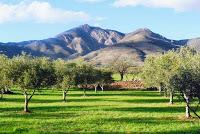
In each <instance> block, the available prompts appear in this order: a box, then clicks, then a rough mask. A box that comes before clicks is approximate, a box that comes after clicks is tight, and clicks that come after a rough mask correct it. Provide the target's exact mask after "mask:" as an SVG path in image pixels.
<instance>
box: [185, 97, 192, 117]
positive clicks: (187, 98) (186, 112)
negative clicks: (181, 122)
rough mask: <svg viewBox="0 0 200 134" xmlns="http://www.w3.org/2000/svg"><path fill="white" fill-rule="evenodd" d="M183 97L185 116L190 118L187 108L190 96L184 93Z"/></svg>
mask: <svg viewBox="0 0 200 134" xmlns="http://www.w3.org/2000/svg"><path fill="white" fill-rule="evenodd" d="M184 97H185V101H186V107H185V117H186V118H190V117H191V115H190V108H189V104H190V98H189V96H188V95H186V94H184Z"/></svg>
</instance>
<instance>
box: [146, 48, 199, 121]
mask: <svg viewBox="0 0 200 134" xmlns="http://www.w3.org/2000/svg"><path fill="white" fill-rule="evenodd" d="M199 78H200V54H199V53H197V52H196V51H194V50H193V49H191V48H188V47H182V48H180V49H179V50H177V51H169V52H167V53H165V54H164V55H161V56H151V57H149V58H147V59H146V61H145V64H144V69H143V79H144V81H145V84H146V85H147V86H152V87H153V86H154V87H164V88H165V90H164V91H165V92H167V93H169V94H170V96H171V97H170V101H171V99H173V93H174V92H175V91H177V92H178V93H179V94H180V95H181V96H182V97H183V99H184V100H185V102H186V117H189V116H190V115H189V111H188V109H187V107H188V108H189V109H190V110H191V111H192V112H194V113H195V111H196V110H194V109H192V108H191V107H190V105H189V103H191V100H192V99H194V98H195V99H198V101H199V103H198V104H197V107H198V105H199V104H200V90H199V89H200V85H199V83H200V79H199ZM195 99H194V100H195ZM196 115H197V114H196ZM197 116H198V115H197ZM198 117H199V116H198ZM199 118H200V117H199Z"/></svg>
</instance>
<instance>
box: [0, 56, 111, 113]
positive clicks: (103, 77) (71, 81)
mask: <svg viewBox="0 0 200 134" xmlns="http://www.w3.org/2000/svg"><path fill="white" fill-rule="evenodd" d="M111 82H112V73H111V72H109V71H105V70H100V69H96V68H94V67H92V66H90V65H86V64H77V63H71V62H66V61H64V60H61V59H58V60H55V61H52V60H50V59H48V58H44V57H41V58H36V57H31V56H30V55H26V54H22V55H21V56H16V57H13V58H12V59H9V58H8V57H6V56H5V55H0V89H1V98H2V97H3V91H4V90H5V89H10V88H11V87H16V88H17V89H20V90H21V91H22V93H23V95H24V99H25V104H24V111H25V112H29V109H28V104H29V102H30V100H31V98H32V97H33V95H34V94H35V91H36V90H39V89H42V88H48V87H54V88H58V89H62V91H63V100H64V101H66V96H67V92H68V90H69V89H70V88H74V87H79V88H82V89H83V91H84V95H85V93H86V89H87V88H88V86H89V85H90V86H94V87H95V91H97V90H96V89H97V88H96V87H97V86H98V85H99V86H100V87H101V88H102V90H103V87H104V85H105V84H108V83H111Z"/></svg>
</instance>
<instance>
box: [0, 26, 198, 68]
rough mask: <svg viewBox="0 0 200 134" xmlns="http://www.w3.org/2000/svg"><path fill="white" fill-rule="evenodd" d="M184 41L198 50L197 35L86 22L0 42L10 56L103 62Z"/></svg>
mask: <svg viewBox="0 0 200 134" xmlns="http://www.w3.org/2000/svg"><path fill="white" fill-rule="evenodd" d="M184 45H188V46H191V47H194V48H196V49H198V50H200V38H196V39H185V40H171V39H167V38H166V37H163V36H162V35H160V34H157V33H154V32H152V31H151V30H149V29H148V28H144V29H138V30H136V31H134V32H132V33H128V34H124V33H121V32H118V31H115V30H109V29H102V28H100V27H93V26H89V25H87V24H85V25H81V26H79V27H76V28H73V29H70V30H67V31H65V32H63V33H61V34H58V35H56V36H55V37H53V38H49V39H44V40H32V41H24V42H10V43H0V53H4V54H6V55H8V56H10V57H12V56H14V55H18V54H20V53H21V52H22V51H24V52H27V53H30V54H32V55H34V56H47V57H50V58H53V59H57V58H63V59H76V58H83V59H84V60H86V61H87V62H91V63H93V64H95V65H106V64H108V63H109V62H110V61H112V60H113V59H114V58H116V57H119V56H123V57H127V58H131V59H133V61H134V64H137V65H138V64H142V63H143V61H144V59H145V57H146V56H147V55H149V54H157V53H163V52H165V51H168V50H171V49H176V48H178V47H180V46H184Z"/></svg>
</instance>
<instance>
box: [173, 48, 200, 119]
mask: <svg viewBox="0 0 200 134" xmlns="http://www.w3.org/2000/svg"><path fill="white" fill-rule="evenodd" d="M178 54H179V56H180V58H181V65H180V68H179V70H178V73H177V74H176V75H174V77H173V78H172V79H171V81H170V84H171V85H172V86H173V87H174V89H176V90H177V91H178V93H179V94H180V95H181V97H182V98H183V100H184V101H185V103H186V110H185V116H186V118H189V117H191V114H190V112H193V113H194V114H195V115H196V116H197V117H198V118H200V116H199V115H198V114H197V112H196V111H197V110H198V106H199V104H200V54H198V53H197V52H195V51H194V50H193V49H190V48H188V47H185V48H181V49H180V51H179V52H178ZM192 102H197V105H196V106H193V107H192ZM195 107H196V108H195Z"/></svg>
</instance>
